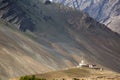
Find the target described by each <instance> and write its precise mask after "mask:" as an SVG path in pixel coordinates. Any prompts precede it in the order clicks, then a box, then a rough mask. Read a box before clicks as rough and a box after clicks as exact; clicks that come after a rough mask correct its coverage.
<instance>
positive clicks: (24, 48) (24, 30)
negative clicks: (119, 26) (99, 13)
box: [0, 0, 120, 80]
mask: <svg viewBox="0 0 120 80" xmlns="http://www.w3.org/2000/svg"><path fill="white" fill-rule="evenodd" d="M0 16H1V18H0V79H1V80H7V79H8V78H12V77H19V76H23V75H31V74H39V73H44V72H49V71H53V70H60V69H64V68H70V67H72V66H76V65H78V63H79V62H80V61H81V59H82V58H81V57H84V59H85V60H86V62H88V63H94V64H97V65H99V66H103V67H105V68H109V69H111V70H114V71H117V72H120V67H119V66H120V63H119V62H120V59H119V57H120V54H119V53H120V35H119V34H117V33H115V32H112V31H111V30H110V29H108V28H107V27H106V26H105V25H103V24H100V23H99V22H97V21H95V20H94V19H92V18H91V17H89V16H88V15H86V14H85V13H84V12H80V11H77V10H75V9H72V8H70V7H66V6H63V5H59V4H55V3H50V4H47V5H46V4H44V1H39V0H12V1H11V0H0Z"/></svg>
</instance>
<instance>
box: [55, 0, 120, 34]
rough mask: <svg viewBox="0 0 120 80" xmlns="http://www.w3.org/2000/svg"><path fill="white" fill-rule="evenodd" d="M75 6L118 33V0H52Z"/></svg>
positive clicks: (119, 6)
mask: <svg viewBox="0 0 120 80" xmlns="http://www.w3.org/2000/svg"><path fill="white" fill-rule="evenodd" d="M53 1H55V2H59V3H63V4H65V5H68V6H72V7H74V8H77V9H78V10H82V11H84V12H86V13H88V14H89V16H91V17H92V18H94V19H95V20H97V21H99V22H101V23H103V24H105V25H106V26H108V27H109V28H110V29H111V30H113V31H115V32H117V33H120V0H53Z"/></svg>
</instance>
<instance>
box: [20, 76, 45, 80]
mask: <svg viewBox="0 0 120 80" xmlns="http://www.w3.org/2000/svg"><path fill="white" fill-rule="evenodd" d="M20 80H46V79H43V78H37V77H35V75H33V76H24V77H21V78H20Z"/></svg>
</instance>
